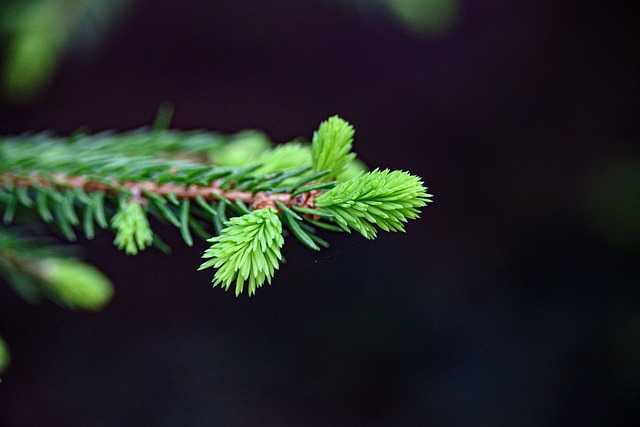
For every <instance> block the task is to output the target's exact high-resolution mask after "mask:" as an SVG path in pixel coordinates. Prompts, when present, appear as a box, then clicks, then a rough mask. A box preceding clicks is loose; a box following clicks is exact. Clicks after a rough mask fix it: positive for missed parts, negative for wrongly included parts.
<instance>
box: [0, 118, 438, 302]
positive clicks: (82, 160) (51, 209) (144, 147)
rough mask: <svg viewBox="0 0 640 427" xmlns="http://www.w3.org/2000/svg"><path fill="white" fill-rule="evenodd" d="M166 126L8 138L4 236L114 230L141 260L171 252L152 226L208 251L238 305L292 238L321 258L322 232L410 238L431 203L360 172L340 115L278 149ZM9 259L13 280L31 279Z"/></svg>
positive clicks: (418, 190) (2, 143) (4, 142)
mask: <svg viewBox="0 0 640 427" xmlns="http://www.w3.org/2000/svg"><path fill="white" fill-rule="evenodd" d="M166 122H168V117H164V116H163V118H162V119H160V118H159V119H158V120H157V123H159V125H158V126H156V128H154V129H152V130H148V129H142V130H138V131H133V132H128V133H121V134H117V133H111V132H104V133H101V134H96V135H86V134H82V133H79V134H75V135H72V136H70V137H68V138H59V137H55V136H52V135H50V134H46V133H44V134H37V135H30V134H25V135H19V136H13V137H8V138H0V160H1V163H0V212H2V218H3V222H4V224H5V226H6V227H9V226H11V224H12V223H13V222H14V221H15V220H16V219H17V222H18V223H25V222H33V221H34V220H36V219H37V218H39V219H40V220H41V221H43V222H44V223H47V224H50V225H51V226H52V227H54V228H55V229H57V230H58V231H60V232H61V233H62V235H63V236H64V237H65V238H66V239H67V240H71V241H73V240H75V239H76V233H77V232H78V231H81V232H83V233H84V235H85V236H86V237H87V238H89V239H92V238H94V236H95V234H96V233H95V230H96V226H97V227H99V228H102V229H107V228H111V229H112V230H113V232H114V233H115V239H114V244H115V245H116V246H117V247H118V248H120V249H123V250H125V252H126V253H128V254H131V255H135V254H137V253H138V252H139V251H141V250H144V249H145V248H147V247H149V246H151V245H153V246H157V247H163V244H162V242H161V241H160V239H159V238H158V237H157V236H156V235H155V233H154V232H153V230H151V227H150V225H149V220H148V217H149V216H154V217H157V218H159V219H160V220H163V221H165V222H168V223H169V224H171V225H173V226H175V227H176V228H177V229H178V230H179V232H180V234H181V236H182V237H183V239H184V241H185V243H186V244H187V245H189V246H191V245H192V244H193V238H194V236H197V237H201V238H203V239H206V240H208V241H209V242H210V243H211V244H212V245H211V247H210V248H209V249H208V250H207V251H206V252H205V254H204V257H205V258H209V260H208V261H205V262H204V263H203V264H202V265H201V267H200V269H205V268H209V267H212V268H214V269H216V273H215V275H214V278H213V283H214V286H216V285H220V286H221V287H223V288H224V289H228V288H229V287H230V286H231V285H232V284H233V283H235V291H236V294H237V295H239V294H240V293H242V291H243V290H244V289H245V288H246V289H247V291H248V293H249V295H252V294H254V293H255V291H256V289H257V288H258V287H260V286H262V285H263V284H264V283H265V282H267V283H271V280H272V278H273V275H274V272H275V270H276V269H277V268H278V265H279V260H280V259H281V253H280V249H281V247H282V245H283V243H284V236H285V234H287V233H290V234H291V235H292V236H294V237H295V238H297V239H298V240H299V241H300V242H301V243H303V244H304V245H305V246H307V247H309V248H311V249H313V250H320V249H321V247H327V246H328V243H327V242H326V241H325V240H324V239H322V238H321V237H319V236H318V235H317V234H316V229H317V228H321V229H324V230H328V231H348V232H350V231H351V230H352V229H353V230H356V231H358V232H359V233H361V234H362V235H363V236H365V237H366V238H369V239H371V238H374V237H375V236H376V234H377V228H380V229H382V230H385V231H404V224H405V223H406V222H407V221H408V220H409V219H414V218H417V217H418V214H419V209H420V208H422V207H424V206H425V205H426V204H427V203H428V202H429V201H430V197H431V195H429V194H427V193H426V188H425V187H424V185H423V184H422V181H421V180H420V178H419V177H416V176H413V175H410V174H409V173H407V172H401V171H389V170H383V171H380V170H378V169H376V170H374V171H372V172H367V173H364V166H363V165H362V163H360V162H359V161H357V160H356V158H355V154H354V153H352V152H351V147H352V144H353V136H354V131H353V127H352V126H351V125H350V124H349V123H347V122H346V121H344V120H342V119H341V118H339V117H337V116H334V117H331V118H329V119H328V120H327V121H325V122H323V123H322V124H321V125H320V128H319V129H318V131H317V132H315V133H314V135H313V140H312V142H311V144H307V143H304V142H303V141H300V140H297V141H293V142H290V143H287V144H281V145H277V146H272V144H271V142H270V141H268V140H267V139H266V138H265V137H264V135H262V134H260V133H257V132H255V131H252V132H241V133H239V134H236V135H231V136H225V135H220V134H216V133H211V132H202V131H197V132H180V131H173V130H168V129H163V128H162V126H163V125H162V123H166ZM376 227H377V228H376ZM14 240H15V239H14ZM1 250H2V248H1V247H0V260H1V258H2V257H4V258H5V259H4V266H5V268H4V271H5V273H6V271H10V272H9V273H6V274H4V275H5V276H7V277H8V278H9V280H14V279H15V277H18V276H16V274H14V273H15V272H16V271H20V272H21V273H20V274H23V273H24V272H25V271H32V270H29V269H26V268H23V267H20V265H23V266H24V265H25V264H24V263H22V264H20V263H15V262H8V261H7V260H11V259H15V257H13V258H12V256H10V255H9V254H10V251H8V250H4V252H2V251H1ZM21 259H32V258H28V257H27V258H21ZM58 265H62V264H61V263H60V262H58ZM65 265H66V267H65V268H67V269H69V268H71V267H70V265H71V264H65ZM54 270H55V269H54ZM40 271H42V270H40ZM47 271H52V270H51V269H48V270H47ZM78 271H79V270H78ZM0 273H2V271H0ZM31 276H34V277H36V276H37V275H34V274H31ZM90 276H91V274H87V277H90ZM36 278H37V277H36ZM60 292H63V291H60ZM63 299H64V298H63ZM70 305H73V304H70Z"/></svg>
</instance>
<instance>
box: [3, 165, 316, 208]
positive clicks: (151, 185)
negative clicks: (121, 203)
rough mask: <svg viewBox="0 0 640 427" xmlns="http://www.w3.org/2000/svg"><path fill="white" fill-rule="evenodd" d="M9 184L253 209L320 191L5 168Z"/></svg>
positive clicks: (308, 204)
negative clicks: (225, 202) (103, 178)
mask: <svg viewBox="0 0 640 427" xmlns="http://www.w3.org/2000/svg"><path fill="white" fill-rule="evenodd" d="M6 184H11V185H13V186H14V187H51V188H57V189H80V190H82V191H84V192H86V193H94V192H98V191H103V192H105V193H108V194H118V193H120V192H123V191H128V192H132V193H133V194H134V196H135V197H136V198H142V197H144V194H145V193H152V194H156V195H158V196H160V197H167V196H169V194H171V193H173V194H174V195H175V196H176V197H177V198H178V199H183V200H184V199H195V198H196V197H198V196H200V197H202V198H203V199H205V200H206V201H209V202H215V201H218V200H219V198H218V197H216V195H217V196H222V197H224V198H226V199H229V200H241V201H242V202H244V203H245V204H247V205H251V207H252V208H253V209H261V208H266V207H273V208H276V209H278V207H277V205H276V201H279V202H281V203H284V204H285V205H286V206H289V207H291V206H299V207H304V208H311V209H314V204H313V199H314V197H315V196H316V195H318V194H319V192H318V191H316V190H312V191H309V192H307V193H301V194H298V195H297V196H295V197H291V194H289V193H277V194H271V193H267V192H265V191H259V192H257V193H251V192H249V191H239V190H224V189H222V188H220V187H219V181H214V182H212V183H211V184H209V185H207V186H199V185H195V184H191V185H188V186H184V185H180V184H175V183H166V184H160V185H158V184H156V183H155V182H152V181H125V182H120V181H118V180H112V181H110V182H109V183H108V184H107V183H104V182H96V181H91V180H89V179H87V177H86V176H83V175H66V174H62V173H58V174H55V175H53V177H51V178H44V177H42V176H40V175H38V174H35V173H34V174H31V175H29V176H26V177H25V176H17V175H14V174H11V173H9V172H5V173H4V174H2V175H1V176H0V185H6Z"/></svg>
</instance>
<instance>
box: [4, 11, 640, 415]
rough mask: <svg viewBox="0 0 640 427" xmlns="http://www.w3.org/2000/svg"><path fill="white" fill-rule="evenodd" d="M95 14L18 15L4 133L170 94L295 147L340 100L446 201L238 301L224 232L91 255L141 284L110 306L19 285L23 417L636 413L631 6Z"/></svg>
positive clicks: (179, 112) (11, 335)
mask: <svg viewBox="0 0 640 427" xmlns="http://www.w3.org/2000/svg"><path fill="white" fill-rule="evenodd" d="M74 1H75V3H74ZM74 1H72V0H67V1H66V4H67V6H68V8H67V9H66V10H67V12H65V13H68V14H69V15H70V16H71V18H69V19H67V20H64V19H62V18H60V17H59V16H58V15H56V14H55V13H54V12H51V11H50V10H49V9H47V8H46V7H45V8H44V11H40V12H39V13H40V15H39V16H40V17H39V18H38V17H36V18H33V16H31V15H28V18H23V17H20V19H25V22H27V24H24V26H23V27H20V26H19V25H18V24H16V22H17V23H20V22H22V21H20V19H18V18H17V13H18V12H15V10H14V11H13V12H12V11H8V12H7V11H5V18H6V17H7V16H8V17H9V19H8V20H7V19H5V29H7V28H8V30H7V31H5V33H4V35H3V38H2V41H3V42H2V45H1V46H2V47H1V48H0V53H1V54H2V55H3V60H4V61H5V62H4V67H5V69H4V73H5V79H4V83H3V84H4V95H3V101H1V103H0V134H11V133H20V132H23V131H26V130H44V129H51V130H53V131H55V132H56V133H60V134H66V133H69V132H72V131H74V130H75V129H77V128H79V127H80V126H86V128H87V129H90V130H92V131H101V130H105V129H116V130H119V131H123V130H129V129H133V128H136V127H139V126H143V125H148V124H150V123H151V122H152V121H153V118H154V115H155V113H156V111H157V109H158V106H159V105H160V104H161V103H163V102H165V101H169V102H171V103H173V105H174V107H175V115H174V119H173V123H172V125H173V126H174V127H177V128H182V129H195V128H207V129H213V130H219V131H223V132H235V131H238V130H241V129H245V128H257V129H261V130H264V131H265V132H267V133H268V134H270V135H271V136H272V138H273V139H274V140H276V141H280V142H285V141H288V140H290V139H292V138H294V137H297V136H305V137H307V138H310V137H311V134H312V132H313V130H315V129H316V128H317V126H318V124H319V123H320V121H322V120H324V119H326V118H327V117H328V116H330V115H333V114H339V115H340V116H342V117H343V118H345V119H347V120H348V121H350V122H351V123H352V124H353V125H354V126H355V128H356V142H355V147H354V148H355V150H356V151H357V153H358V154H359V156H360V157H361V158H362V159H363V160H365V161H366V162H367V163H368V164H369V165H370V166H371V167H377V166H381V167H389V168H394V169H405V170H409V171H411V172H412V173H414V174H417V175H420V176H422V177H423V178H424V181H425V183H426V184H427V185H428V186H429V191H430V192H431V193H433V194H434V195H435V198H434V200H435V202H434V203H433V204H432V205H430V206H429V207H428V208H426V209H425V210H424V211H423V215H422V218H421V219H420V220H418V221H413V222H411V223H410V224H409V225H408V227H407V233H406V234H381V235H380V237H379V238H378V239H376V240H375V241H366V240H365V239H363V238H361V237H358V236H355V235H351V236H343V235H328V236H327V237H328V238H329V240H330V241H331V242H332V247H331V248H329V249H328V250H324V251H323V252H321V253H319V254H318V253H311V251H308V250H306V249H303V248H302V247H301V246H300V245H299V244H298V243H297V242H295V241H291V240H288V241H287V244H286V245H285V249H284V255H285V256H286V258H287V261H288V262H287V264H286V265H283V266H282V267H281V270H280V272H279V273H278V274H277V275H276V278H275V280H274V284H273V285H272V286H267V287H264V288H262V289H260V290H259V291H258V293H257V295H256V296H255V297H252V298H250V299H249V298H247V297H245V296H243V297H240V298H235V297H234V296H233V294H231V293H224V292H222V291H220V290H219V289H211V287H210V284H209V281H210V279H211V276H210V274H211V272H196V268H197V266H198V265H199V264H200V259H199V257H200V255H201V253H202V252H203V250H204V248H205V247H206V245H205V244H204V243H199V244H196V245H195V246H196V247H194V248H187V247H186V246H184V244H183V243H182V242H181V240H180V237H179V234H178V232H177V231H176V230H173V229H167V230H162V232H161V234H162V235H163V237H164V238H165V239H166V240H168V241H169V242H170V243H171V244H172V246H173V247H174V248H175V253H174V254H173V255H172V256H166V255H162V254H160V253H158V252H157V251H153V250H148V251H145V252H144V253H142V254H141V255H139V256H137V257H129V256H126V255H125V254H124V253H122V252H118V251H117V250H116V249H115V248H114V247H113V245H112V238H113V237H112V235H110V234H108V233H105V234H102V235H100V236H99V238H98V239H96V240H94V241H92V242H83V243H84V246H85V248H86V257H87V259H88V260H89V261H91V262H93V263H94V264H96V265H97V266H99V267H100V268H101V270H102V271H104V272H106V274H107V275H108V276H109V277H110V278H111V279H112V280H113V281H114V282H115V283H116V297H115V299H114V300H113V301H112V303H111V304H110V305H109V306H108V307H107V308H106V309H105V310H104V311H103V312H101V313H99V314H93V315H92V314H85V313H80V312H72V311H68V310H64V309H61V308H59V307H58V306H55V305H53V304H51V303H45V304H42V305H38V306H32V305H29V304H27V303H26V302H24V301H22V300H21V299H20V298H19V297H18V296H16V295H15V294H13V293H12V292H11V291H10V290H9V289H8V288H7V287H2V288H0V332H1V333H2V335H3V336H4V338H5V340H6V341H7V343H8V344H9V345H10V347H11V350H12V360H13V362H12V366H11V367H10V369H9V370H8V371H7V372H6V373H5V374H4V375H3V378H2V383H0V425H2V426H41V425H42V426H45V425H46V426H55V425H60V426H63V425H64V426H130V425H131V426H137V425H167V426H169V425H223V426H226V425H229V426H235V425H238V426H239V425H243V426H247V425H261V426H301V425H305V426H328V425H331V426H345V425H366V426H389V425H401V426H418V425H434V426H501V425H504V426H540V425H555V426H559V425H562V426H564V425H567V426H568V425H582V426H604V425H625V424H626V423H629V424H631V422H632V420H633V419H634V418H635V421H637V418H636V412H637V409H636V406H637V405H638V404H639V403H640V401H639V399H638V397H639V394H640V288H639V285H638V283H639V282H640V280H639V279H640V274H639V273H640V271H639V270H640V268H639V264H640V263H639V262H638V254H639V253H640V150H639V144H638V142H639V137H640V129H639V127H638V106H639V104H640V102H639V96H638V95H639V83H640V69H639V68H640V67H639V61H638V55H637V48H638V44H637V36H638V28H639V26H638V19H637V15H634V14H632V13H631V12H630V10H628V8H627V3H625V2H615V1H613V2H595V1H591V2H590V1H578V0H555V1H553V0H535V1H534V0H518V1H506V0H466V1H465V0H459V1H456V0H369V1H367V0H341V1H340V0H333V1H331V0H315V1H313V0H308V1H290V0H287V1H278V2H273V1H260V0H253V1H248V0H236V1H232V2H230V1H211V0H194V1H190V2H179V1H175V0H173V1H170V0H158V1H149V0H139V1H136V2H133V1H131V0H129V1H126V0H119V1H117V2H112V3H109V2H102V3H101V4H102V6H103V9H95V10H94V13H93V12H92V13H93V14H92V15H90V16H86V15H82V14H81V13H80V14H78V15H73V13H72V12H73V10H74V9H73V7H78V8H79V6H78V4H80V3H82V1H85V2H86V1H87V0H74ZM91 1H94V2H96V3H100V2H98V1H96V0H91ZM91 1H90V2H89V3H91ZM9 3H12V4H14V5H17V4H18V3H19V1H18V0H10V1H9V2H8V3H7V4H9ZM44 3H49V6H51V4H53V3H60V2H52V1H48V2H47V1H44ZM62 3H65V2H62ZM49 6H47V7H49ZM7 10H9V9H7ZM12 10H13V9H12ZM51 10H53V9H51ZM69 10H70V11H71V12H69ZM96 10H97V12H96ZM20 16H22V15H20ZM43 16H44V17H48V18H44V19H43V18H42V17H43ZM64 16H66V15H64ZM29 19H35V21H29ZM37 19H40V21H37ZM73 19H76V21H77V22H80V24H81V25H77V26H76V27H74V25H75V24H73V22H75V21H73ZM7 22H9V24H7ZM38 22H40V23H42V22H47V23H48V24H47V25H50V27H49V26H40V24H38ZM34 23H35V24H34ZM42 25H44V24H42ZM16 28H18V30H16ZM21 28H22V30H21ZM24 28H28V29H30V30H29V31H31V30H33V29H34V28H35V29H38V30H37V31H36V30H33V31H34V32H35V33H37V32H38V31H41V32H43V33H44V34H46V36H45V37H40V38H38V35H37V34H36V35H35V36H34V35H32V34H31V33H30V32H29V31H25V30H24ZM60 28H62V29H60ZM69 28H73V29H72V30H69V31H67V30H68V29H69ZM20 31H22V33H20ZM65 31H66V32H65ZM21 34H22V36H24V34H27V35H26V36H24V37H26V39H25V40H26V41H24V45H25V46H26V47H25V46H22V47H21V48H20V49H22V50H20V49H19V48H16V40H18V41H20V40H22V39H21V38H20V37H22V36H21ZM41 34H42V33H41ZM58 34H62V36H60V37H57V36H56V35H58ZM29 37H32V38H29ZM33 40H36V41H35V42H34V41H33ZM37 40H40V41H39V42H38V41H37ZM43 40H44V41H43ZM38 43H40V44H38ZM34 46H35V47H34ZM30 49H31V50H30ZM38 49H40V50H38ZM23 51H25V52H27V53H28V52H40V54H39V55H36V56H35V57H36V58H43V57H44V59H41V61H40V63H36V64H35V65H33V64H31V63H29V62H28V60H29V55H27V54H25V56H24V57H22V56H20V55H22V53H21V52H23ZM23 53H24V52H23ZM45 53H46V55H45ZM47 55H48V56H47ZM25 58H26V59H25ZM20 61H23V62H24V61H26V63H27V65H26V66H25V65H24V64H23V63H21V62H20ZM21 67H22V68H21ZM38 67H39V68H38ZM24 70H32V72H33V74H34V75H29V73H26V72H25V71H24ZM11 73H13V74H11ZM7 75H9V77H6V76H7ZM25 82H26V83H25Z"/></svg>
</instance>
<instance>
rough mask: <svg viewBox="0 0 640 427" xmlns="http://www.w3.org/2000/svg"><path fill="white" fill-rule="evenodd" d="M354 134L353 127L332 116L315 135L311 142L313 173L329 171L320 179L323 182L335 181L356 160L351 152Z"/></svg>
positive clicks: (321, 125)
mask: <svg viewBox="0 0 640 427" xmlns="http://www.w3.org/2000/svg"><path fill="white" fill-rule="evenodd" d="M354 133H355V131H354V130H353V126H351V125H350V124H349V123H347V122H346V121H344V120H343V119H341V118H340V117H338V116H332V117H329V119H327V120H326V121H324V122H322V123H321V124H320V127H319V128H318V130H317V131H316V132H315V133H314V134H313V140H312V142H311V160H312V163H313V171H314V172H320V171H323V170H328V171H329V173H328V174H327V175H325V176H324V177H322V178H320V180H321V181H330V180H332V179H334V178H335V177H337V176H338V175H339V174H340V173H341V172H343V171H344V169H345V168H346V167H347V165H348V164H349V163H350V162H351V161H352V160H353V159H355V157H356V155H355V154H354V153H351V152H350V151H351V145H352V144H353V135H354Z"/></svg>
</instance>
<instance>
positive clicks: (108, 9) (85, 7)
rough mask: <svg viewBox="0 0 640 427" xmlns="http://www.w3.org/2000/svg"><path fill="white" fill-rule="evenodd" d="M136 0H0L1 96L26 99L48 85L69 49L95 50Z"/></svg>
mask: <svg viewBox="0 0 640 427" xmlns="http://www.w3.org/2000/svg"><path fill="white" fill-rule="evenodd" d="M133 1H134V0H3V1H2V2H0V41H1V46H2V49H1V50H0V53H2V55H3V58H2V68H1V69H2V76H1V77H2V82H1V84H2V94H3V98H4V99H6V100H8V101H10V102H13V103H24V102H27V101H29V100H31V99H33V98H34V97H36V96H37V95H39V94H40V93H41V92H42V91H43V90H44V89H45V88H46V87H47V85H48V84H49V82H50V81H51V79H52V77H53V75H54V74H55V72H56V70H57V68H58V66H59V64H60V62H61V60H62V58H63V57H64V55H65V54H68V53H69V52H79V51H87V50H91V49H93V48H95V47H96V46H97V45H98V44H99V43H100V42H101V41H102V40H103V39H104V36H105V35H106V34H107V32H108V29H109V28H110V27H111V26H112V24H113V20H114V18H115V17H116V16H117V15H118V14H119V13H120V12H122V11H123V10H124V9H125V6H127V5H130V4H133Z"/></svg>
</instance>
